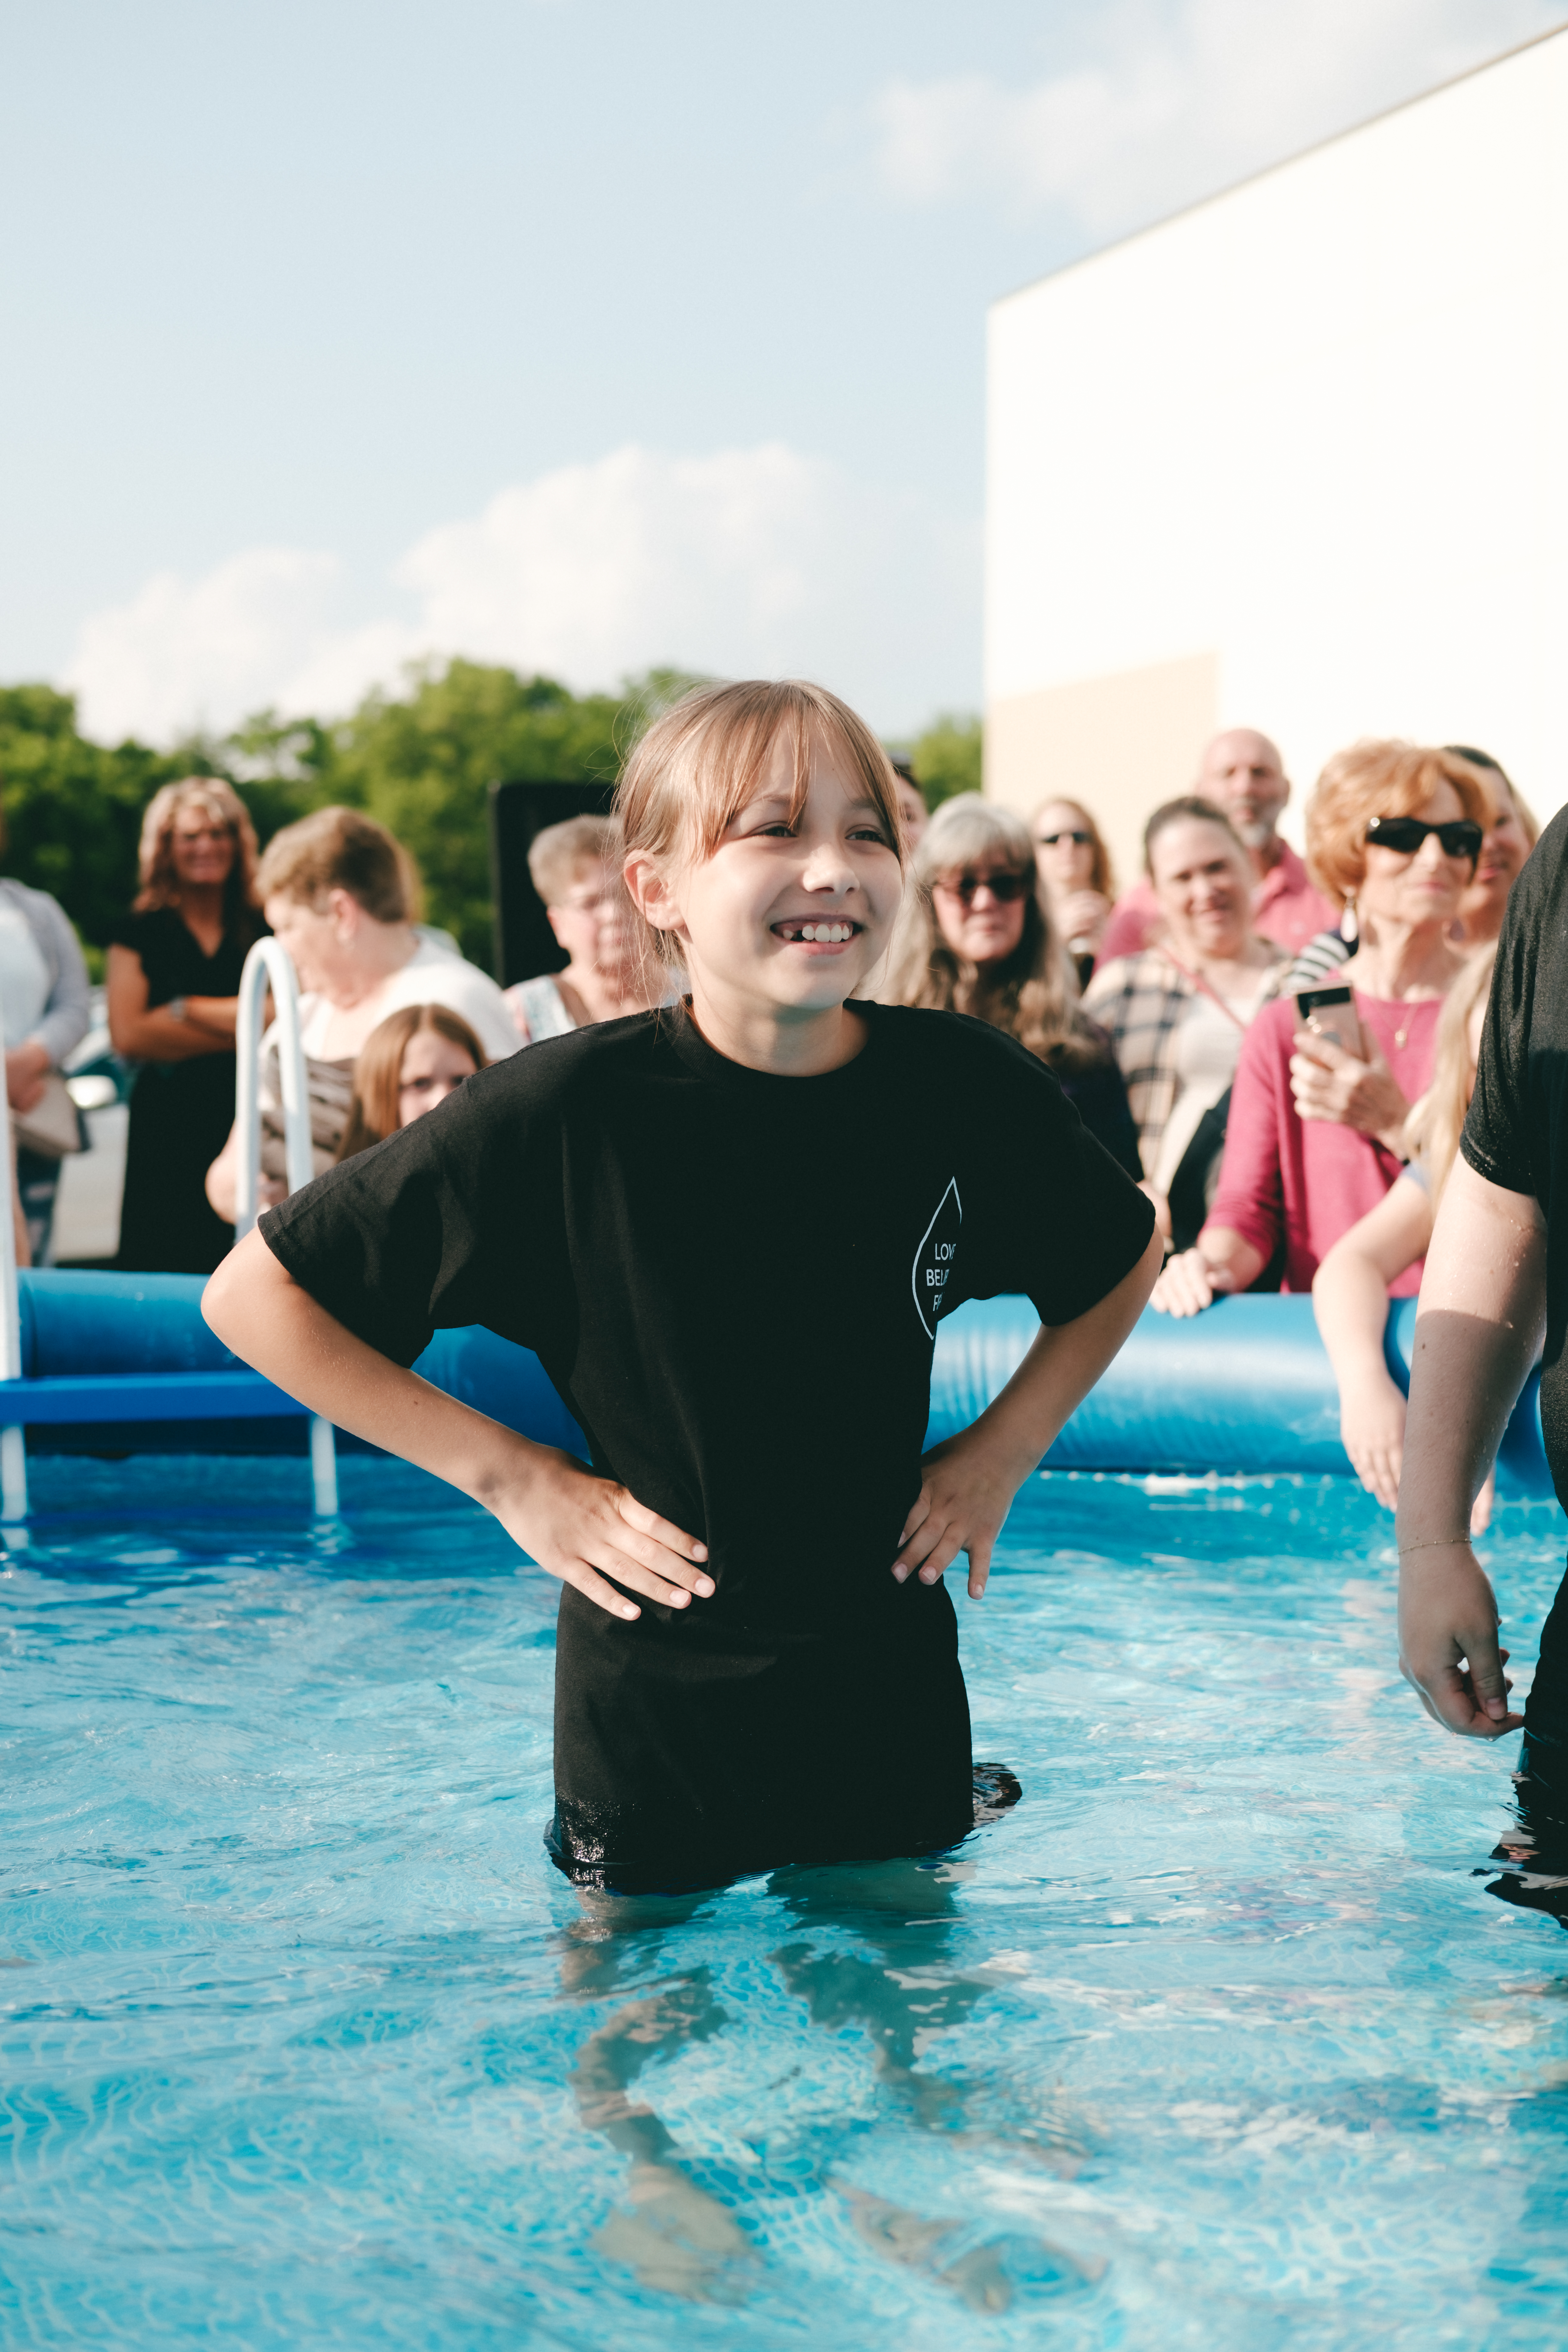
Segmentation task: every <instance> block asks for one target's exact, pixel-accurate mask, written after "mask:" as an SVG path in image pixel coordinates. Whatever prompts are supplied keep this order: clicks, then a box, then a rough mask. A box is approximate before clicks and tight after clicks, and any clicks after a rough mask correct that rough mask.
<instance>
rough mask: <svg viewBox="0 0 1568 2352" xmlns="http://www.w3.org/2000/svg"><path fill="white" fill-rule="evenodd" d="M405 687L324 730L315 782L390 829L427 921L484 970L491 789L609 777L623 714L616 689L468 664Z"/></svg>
mask: <svg viewBox="0 0 1568 2352" xmlns="http://www.w3.org/2000/svg"><path fill="white" fill-rule="evenodd" d="M410 689H411V690H410V691H409V692H408V693H407V694H406V695H405V697H404V698H401V699H398V698H393V697H391V696H389V695H383V694H373V695H371V696H370V697H369V698H367V699H366V700H365V701H364V702H363V703H362V704H361V705H360V708H359V709H358V710H356V711H355V713H354V715H353V718H352V719H345V720H344V721H343V722H342V725H341V726H339V727H336V728H334V729H333V730H332V733H331V750H330V754H329V756H328V757H327V758H326V760H325V761H324V764H323V765H322V766H321V768H320V769H319V770H318V771H315V772H314V778H313V788H314V789H315V790H316V791H317V792H318V793H321V796H322V797H330V798H331V799H333V800H343V801H349V802H352V803H354V804H355V805H356V806H358V807H361V808H363V809H365V810H366V811H367V812H368V814H370V815H372V816H374V817H377V818H379V819H380V821H381V823H382V824H384V825H386V826H388V827H389V828H390V829H391V831H392V832H394V833H395V835H397V837H398V839H399V840H400V841H401V842H403V843H404V845H405V847H406V848H407V849H408V850H409V851H410V853H411V854H412V856H414V857H415V859H416V861H417V863H418V866H419V869H420V872H421V873H422V874H423V875H424V877H425V887H426V913H427V915H428V918H429V919H430V920H431V921H432V922H435V923H439V924H441V925H443V926H444V927H445V928H446V929H447V930H450V931H452V932H454V933H455V934H456V936H457V939H458V943H459V944H460V946H461V948H462V950H463V953H464V954H465V955H466V956H468V957H470V958H471V959H472V960H473V961H474V962H475V963H478V964H482V965H484V966H485V967H486V969H487V970H488V968H489V960H490V949H491V932H490V873H489V805H488V798H487V794H488V788H489V785H490V783H491V782H495V781H501V782H510V781H517V782H528V781H537V782H546V781H549V782H563V783H575V782H593V781H595V780H597V779H603V780H604V781H605V782H614V781H615V778H616V773H617V772H618V770H619V766H620V761H621V758H622V753H623V747H624V744H625V742H626V739H627V736H628V734H629V732H630V731H631V726H632V719H633V714H632V710H631V708H630V704H629V701H628V698H625V697H622V696H619V695H611V694H589V695H583V696H576V695H574V694H572V693H571V692H570V691H569V690H568V689H567V688H565V687H563V686H558V685H557V684H556V683H555V681H554V680H553V679H552V678H547V677H531V678H524V677H518V675H517V674H516V672H515V671H513V670H510V669H502V668H500V667H488V666H486V665H483V664H481V663H479V662H469V661H454V662H452V663H450V664H449V665H448V666H447V668H446V669H445V670H441V671H435V670H429V671H425V672H422V673H416V675H415V676H414V677H413V678H411V680H410Z"/></svg>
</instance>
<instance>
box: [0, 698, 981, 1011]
mask: <svg viewBox="0 0 1568 2352" xmlns="http://www.w3.org/2000/svg"><path fill="white" fill-rule="evenodd" d="M691 683H692V681H691V680H690V679H689V677H686V676H684V675H683V674H682V673H680V672H678V671H674V670H654V671H650V672H649V674H648V675H647V677H642V678H638V679H634V680H630V681H628V682H627V685H626V689H625V691H624V692H622V693H621V694H618V695H615V694H587V695H574V694H572V693H571V692H570V691H569V690H568V689H567V688H565V687H563V686H559V685H557V684H556V683H555V681H554V680H553V679H552V678H546V677H519V676H518V675H517V673H516V672H515V671H514V670H510V669H504V668H500V667H490V666H489V665H486V664H482V663H479V662H468V661H454V662H451V663H449V664H448V665H447V667H445V668H443V669H435V668H432V669H430V670H428V671H425V672H422V673H417V674H415V675H414V676H412V677H410V678H409V680H408V682H407V685H406V687H405V691H404V692H403V693H401V694H386V693H375V694H372V695H369V696H367V698H365V700H364V701H363V702H362V703H361V705H360V707H359V709H357V710H356V711H355V712H354V713H353V716H352V717H351V718H348V719H341V720H338V721H336V722H334V723H332V724H331V725H326V724H323V723H321V721H319V720H317V719H276V718H274V717H273V716H271V715H270V714H268V715H265V716H263V717H261V718H258V719H253V720H251V721H250V722H249V723H248V724H247V725H246V726H244V727H242V728H240V729H238V730H237V731H236V732H235V733H234V734H233V735H231V736H226V737H224V738H222V739H217V740H211V739H206V738H196V739H194V740H190V741H188V742H185V743H183V744H180V745H179V746H177V747H176V748H175V749H174V751H169V752H161V751H150V750H149V749H148V748H147V747H146V746H145V745H144V744H141V743H136V742H125V743H120V744H116V745H113V746H110V745H106V744H101V743H94V742H92V741H90V740H89V739H88V738H87V737H86V736H84V735H82V734H81V733H80V732H79V730H78V727H77V720H76V705H75V701H74V698H72V697H71V696H70V695H68V694H60V693H58V692H57V691H56V690H55V688H52V687H47V686H15V687H5V688H0V811H3V814H4V822H5V856H4V860H3V864H4V870H5V872H6V873H8V874H11V875H14V876H15V877H16V879H17V880H18V881H22V882H30V883H32V884H33V885H34V886H35V887H37V888H38V889H42V890H48V891H52V892H53V894H54V896H55V897H56V898H58V900H59V902H60V904H61V905H62V906H63V907H64V908H65V909H66V911H67V913H68V915H69V916H70V918H71V919H72V921H73V922H74V923H75V924H76V927H77V929H78V930H79V932H80V934H81V937H82V940H83V942H84V944H85V945H86V946H87V948H88V949H89V951H90V950H101V949H102V948H103V946H104V944H105V942H106V941H107V940H108V937H109V933H110V929H111V927H112V926H113V924H114V923H115V921H116V920H117V919H119V917H120V916H121V914H122V913H123V912H124V910H125V908H127V907H128V906H129V905H130V903H131V899H132V896H133V895H134V892H135V887H136V844H137V837H138V835H139V833H140V830H141V824H142V811H143V809H144V808H145V807H146V805H147V803H148V801H149V800H150V798H151V797H152V795H153V793H154V792H155V791H156V790H157V788H158V786H159V785H160V784H163V783H168V782H172V781H173V780H174V778H176V777H179V776H187V775H191V774H204V775H220V776H226V777H227V778H228V780H229V782H231V783H232V784H233V785H234V786H235V787H236V789H237V791H238V792H239V793H240V794H241V796H242V798H243V799H244V800H245V802H246V803H247V807H248V808H249V810H250V814H251V816H252V818H253V820H254V822H255V825H256V830H257V834H258V837H259V838H260V840H261V841H262V843H263V844H265V843H266V842H267V841H268V839H269V838H270V836H271V835H273V834H274V833H276V832H277V830H278V828H279V825H284V824H290V823H291V822H292V820H293V819H294V818H295V817H299V816H303V815H305V814H307V813H308V812H309V811H310V810H311V809H313V808H321V807H324V806H325V805H326V804H327V803H329V802H333V801H346V802H348V803H351V804H352V805H353V806H355V807H358V808H363V809H365V810H367V811H368V812H369V814H371V815H373V816H375V817H378V818H379V819H380V820H381V822H382V823H383V824H386V825H388V826H390V827H391V829H392V831H393V832H394V833H395V834H396V835H397V836H398V838H399V839H400V840H401V841H403V842H404V843H405V844H406V845H407V847H408V848H409V850H410V851H411V852H412V853H413V855H414V856H415V857H416V859H417V860H418V863H419V867H420V870H421V872H422V873H423V875H424V877H425V887H426V914H427V916H428V919H429V920H430V921H432V922H434V923H438V924H440V925H442V926H443V928H444V929H447V930H449V931H452V932H453V933H455V935H456V936H457V938H458V940H459V941H460V942H461V944H462V948H463V952H464V953H465V955H468V956H469V957H471V958H472V959H473V961H475V962H476V963H479V964H481V965H484V966H485V967H486V968H487V969H488V967H489V961H490V950H491V932H490V896H489V838H488V833H487V814H486V792H487V787H488V786H489V783H490V782H491V780H492V779H494V778H506V779H518V780H524V781H526V780H528V779H531V778H533V779H540V780H551V781H555V782H579V781H593V780H597V779H601V778H602V779H605V780H607V781H608V780H613V779H614V777H615V776H616V773H617V772H618V770H619V768H620V764H621V761H622V759H623V758H624V756H625V753H626V751H627V749H628V748H629V747H630V744H631V743H632V741H633V740H635V738H636V736H637V731H638V730H639V729H640V728H641V727H642V726H644V725H645V724H646V723H647V719H648V718H649V717H650V716H651V715H652V714H653V713H654V712H656V711H657V710H658V709H660V708H662V707H664V706H665V705H666V704H668V702H669V701H671V700H672V699H673V698H675V697H677V696H678V695H679V694H680V693H682V692H684V691H685V689H686V688H687V687H688V686H689V685H690V684H691ZM896 748H898V749H900V750H902V751H908V752H909V754H910V757H912V759H913V761H914V765H915V772H916V774H917V775H918V776H919V777H920V779H921V788H922V790H923V791H924V793H925V795H926V798H927V800H928V802H929V803H931V805H932V806H933V807H934V806H935V804H936V803H937V802H938V801H941V800H944V799H946V798H947V796H948V795H949V794H950V793H955V792H966V791H977V790H978V789H979V784H980V722H979V720H978V719H963V718H952V717H947V718H942V719H937V720H936V721H934V722H933V724H932V725H931V727H930V728H928V729H927V730H926V731H925V733H924V734H923V735H921V737H920V738H919V739H918V740H916V741H915V742H914V743H912V744H910V745H900V746H898V747H896ZM93 961H95V962H96V961H97V958H96V956H95V957H94V958H93Z"/></svg>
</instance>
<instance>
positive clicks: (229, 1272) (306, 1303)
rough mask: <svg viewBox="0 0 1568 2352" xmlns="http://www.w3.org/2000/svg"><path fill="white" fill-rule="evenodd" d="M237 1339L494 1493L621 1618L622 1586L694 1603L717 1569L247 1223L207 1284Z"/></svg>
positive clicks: (345, 1422) (314, 1390) (339, 1406)
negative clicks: (309, 1283) (437, 1373)
mask: <svg viewBox="0 0 1568 2352" xmlns="http://www.w3.org/2000/svg"><path fill="white" fill-rule="evenodd" d="M202 1313H203V1314H204V1315H205V1318H206V1319H207V1321H208V1323H209V1324H210V1325H211V1327H212V1328H213V1329H214V1330H215V1331H216V1333H217V1336H218V1338H219V1339H221V1340H223V1342H224V1344H225V1345H226V1347H229V1348H232V1349H234V1352H235V1354H236V1355H237V1356H240V1357H243V1359H244V1360H245V1361H246V1362H247V1364H253V1365H254V1366H255V1368H256V1370H258V1372H264V1373H265V1374H266V1375H267V1378H268V1380H269V1381H276V1382H277V1384H278V1386H279V1388H280V1389H285V1390H287V1391H288V1393H289V1395H290V1396H292V1397H298V1398H299V1400H300V1403H301V1404H304V1405H308V1406H309V1407H310V1411H311V1412H319V1413H321V1414H323V1415H324V1416H325V1417H326V1418H327V1419H328V1420H330V1421H332V1422H335V1423H336V1424H337V1426H338V1427H339V1428H340V1429H347V1430H352V1431H353V1434H354V1435H355V1436H356V1437H364V1438H368V1439H369V1440H370V1442H371V1444H374V1445H380V1446H384V1448H385V1450H386V1451H387V1453H389V1454H400V1455H401V1456H402V1458H403V1459H404V1461H405V1462H413V1463H416V1465H418V1467H419V1468H420V1469H422V1470H429V1471H431V1472H433V1473H434V1475H436V1476H437V1478H444V1479H445V1480H446V1481H447V1485H448V1486H456V1487H458V1489H459V1490H460V1491H461V1492H462V1493H463V1494H465V1495H468V1496H472V1498H473V1500H474V1501H475V1502H476V1503H482V1504H483V1506H484V1507H485V1508H486V1510H488V1511H490V1512H492V1513H493V1514H494V1516H495V1517H497V1518H498V1519H499V1520H500V1523H501V1525H502V1527H503V1528H505V1529H506V1531H507V1533H508V1535H510V1537H511V1538H512V1540H513V1542H514V1543H517V1544H519V1545H521V1547H522V1549H524V1550H525V1551H527V1552H528V1553H529V1554H530V1555H531V1557H532V1558H533V1559H536V1560H537V1561H538V1562H539V1565H540V1566H541V1568H542V1569H546V1570H548V1571H549V1573H550V1574H551V1575H552V1576H558V1577H560V1578H561V1579H562V1580H563V1582H564V1583H567V1584H572V1585H575V1587H576V1589H577V1591H579V1592H581V1593H583V1594H584V1596H585V1597H586V1598H587V1599H588V1600H590V1601H595V1602H596V1603H597V1605H598V1606H599V1607H600V1608H601V1609H603V1610H605V1612H607V1613H608V1614H609V1615H610V1616H612V1617H637V1616H640V1614H641V1613H642V1612H640V1610H638V1609H637V1606H636V1604H635V1603H634V1602H632V1601H628V1600H627V1599H626V1596H625V1594H624V1593H621V1592H617V1591H616V1589H615V1585H613V1584H610V1583H608V1582H607V1581H606V1579H607V1578H610V1577H614V1578H615V1579H616V1583H619V1584H624V1585H628V1586H630V1587H631V1589H632V1590H633V1591H636V1592H641V1593H643V1594H645V1595H646V1596H647V1598H648V1599H649V1600H652V1601H667V1602H668V1604H669V1605H670V1606H671V1607H672V1608H676V1609H684V1608H686V1607H687V1606H688V1605H689V1602H690V1600H691V1596H692V1595H693V1593H695V1594H697V1595H698V1597H699V1598H700V1599H706V1598H707V1596H708V1595H709V1594H710V1592H711V1591H713V1581H712V1579H711V1578H710V1576H709V1575H708V1573H707V1571H706V1570H705V1569H704V1567H703V1565H702V1563H703V1561H704V1560H706V1559H707V1557H708V1550H707V1546H706V1545H705V1544H701V1543H699V1542H697V1541H696V1540H695V1538H692V1537H691V1536H689V1535H686V1534H685V1533H683V1531H682V1530H681V1529H680V1528H677V1527H672V1526H671V1525H670V1523H669V1521H668V1519H662V1518H660V1517H658V1513H657V1512H654V1511H650V1510H648V1509H647V1508H646V1507H644V1506H643V1505H642V1504H641V1503H639V1502H638V1501H637V1498H636V1497H635V1496H632V1495H630V1494H628V1493H627V1491H626V1488H625V1487H624V1486H616V1484H615V1483H614V1481H613V1480H611V1479H608V1478H600V1477H597V1476H595V1474H594V1473H593V1472H592V1471H589V1470H584V1467H583V1466H582V1465H581V1463H578V1462H574V1460H573V1458H572V1456H571V1455H570V1454H563V1453H560V1452H558V1451H557V1450H556V1448H555V1447H554V1446H551V1445H536V1444H533V1442H532V1440H531V1439H530V1438H527V1437H520V1436H519V1435H518V1434H517V1433H516V1432H515V1431H513V1430H510V1429H504V1428H503V1427H502V1426H501V1424H500V1422H496V1421H491V1420H489V1418H488V1417H487V1416H486V1415H485V1414H484V1413H482V1412H475V1411H474V1410H473V1408H472V1406H470V1405H466V1404H459V1403H458V1400H457V1399H456V1398H455V1397H449V1396H447V1394H446V1393H445V1392H444V1391H442V1390H440V1389H437V1388H432V1386H431V1385H430V1383H429V1381H422V1380H421V1379H420V1378H419V1376H418V1374H417V1373H416V1372H410V1371H405V1370H404V1368H403V1366H402V1365H401V1364H395V1363H392V1362H391V1361H390V1360H388V1359H387V1358H386V1357H385V1356H382V1355H378V1354H377V1353H376V1350H375V1349H374V1348H371V1347H368V1346H367V1345H366V1344H365V1342H364V1341H363V1339H356V1338H355V1337H354V1335H353V1332H352V1331H349V1330H347V1329H345V1328H344V1327H343V1325H342V1324H341V1323H340V1322H339V1321H338V1320H337V1318H336V1317H335V1316H332V1315H329V1314H328V1312H327V1310H326V1308H325V1307H321V1306H318V1304H317V1302H316V1301H315V1299H313V1298H312V1297H310V1293H309V1291H307V1290H304V1289H302V1288H301V1287H300V1285H299V1284H298V1283H297V1282H296V1281H295V1280H294V1278H293V1276H291V1275H289V1273H288V1272H287V1271H286V1270H285V1268H284V1267H283V1266H282V1265H280V1264H279V1260H278V1259H277V1258H275V1257H274V1256H273V1255H272V1252H271V1251H270V1250H269V1249H268V1246H267V1244H266V1242H265V1241H264V1240H263V1239H262V1237H261V1235H260V1234H247V1237H246V1239H245V1240H244V1241H242V1242H241V1243H239V1244H238V1245H237V1248H235V1249H233V1250H231V1251H230V1253H229V1255H228V1256H227V1257H226V1258H225V1260H224V1262H223V1264H222V1265H220V1266H219V1268H218V1270H217V1272H216V1274H215V1275H214V1276H213V1278H212V1280H211V1281H210V1282H209V1283H208V1285H207V1286H206V1289H205V1291H204V1293H203V1294H202Z"/></svg>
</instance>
